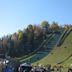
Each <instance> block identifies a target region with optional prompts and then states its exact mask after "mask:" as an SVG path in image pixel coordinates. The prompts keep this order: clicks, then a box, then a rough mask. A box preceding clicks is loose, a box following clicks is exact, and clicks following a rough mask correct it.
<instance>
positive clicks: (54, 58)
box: [33, 32, 72, 67]
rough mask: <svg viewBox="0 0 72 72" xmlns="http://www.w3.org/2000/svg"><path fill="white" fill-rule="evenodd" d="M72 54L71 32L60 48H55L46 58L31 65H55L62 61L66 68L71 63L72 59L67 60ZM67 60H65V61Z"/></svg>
mask: <svg viewBox="0 0 72 72" xmlns="http://www.w3.org/2000/svg"><path fill="white" fill-rule="evenodd" d="M71 54H72V32H71V33H70V34H69V36H68V37H67V38H66V39H65V41H64V42H63V44H62V45H61V46H60V47H55V48H54V49H53V50H52V51H51V52H50V53H49V54H48V55H47V56H46V57H44V58H43V59H41V60H39V61H37V62H34V63H33V65H35V64H37V63H40V64H43V65H46V64H51V65H55V64H57V63H59V62H61V61H64V62H63V63H62V65H63V66H64V67H68V66H69V65H70V64H71V63H72V57H70V58H69V59H67V57H69V56H70V55H71ZM66 59H67V60H66Z"/></svg>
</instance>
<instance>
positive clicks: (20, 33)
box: [18, 30, 23, 42]
mask: <svg viewBox="0 0 72 72" xmlns="http://www.w3.org/2000/svg"><path fill="white" fill-rule="evenodd" d="M18 40H19V42H22V41H23V32H22V31H21V30H19V31H18Z"/></svg>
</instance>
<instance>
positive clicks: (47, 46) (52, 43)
mask: <svg viewBox="0 0 72 72" xmlns="http://www.w3.org/2000/svg"><path fill="white" fill-rule="evenodd" d="M60 36H61V34H53V35H52V38H51V40H49V41H47V42H46V43H45V44H44V45H43V46H44V47H43V48H42V50H39V51H38V52H37V53H36V54H35V55H34V56H33V57H31V58H29V59H27V60H25V61H24V62H30V63H33V62H36V61H38V60H40V59H42V58H43V57H45V56H46V55H48V54H49V53H50V51H51V50H52V49H53V48H54V46H55V45H56V43H57V41H58V39H59V38H60Z"/></svg>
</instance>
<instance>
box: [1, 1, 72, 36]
mask: <svg viewBox="0 0 72 72" xmlns="http://www.w3.org/2000/svg"><path fill="white" fill-rule="evenodd" d="M43 20H47V21H49V23H51V22H52V21H56V22H58V23H59V24H60V25H63V24H67V23H68V24H72V0H0V37H2V36H4V35H7V34H12V33H14V32H17V31H18V29H21V30H23V29H24V28H25V27H27V25H28V24H39V23H40V22H41V21H43Z"/></svg>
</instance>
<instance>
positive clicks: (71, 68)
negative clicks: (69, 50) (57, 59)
mask: <svg viewBox="0 0 72 72" xmlns="http://www.w3.org/2000/svg"><path fill="white" fill-rule="evenodd" d="M68 72H72V64H71V65H70V66H69V68H68Z"/></svg>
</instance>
